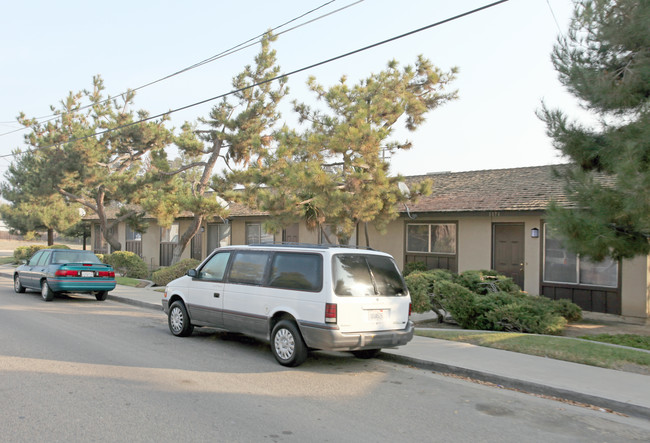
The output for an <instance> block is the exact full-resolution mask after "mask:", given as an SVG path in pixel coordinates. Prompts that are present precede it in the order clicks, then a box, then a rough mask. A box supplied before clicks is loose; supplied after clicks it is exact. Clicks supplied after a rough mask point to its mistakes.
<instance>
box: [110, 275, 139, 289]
mask: <svg viewBox="0 0 650 443" xmlns="http://www.w3.org/2000/svg"><path fill="white" fill-rule="evenodd" d="M115 281H116V282H117V284H118V285H124V286H131V287H134V288H137V287H138V286H139V285H140V284H141V283H142V282H141V281H140V280H136V279H135V278H129V277H115Z"/></svg>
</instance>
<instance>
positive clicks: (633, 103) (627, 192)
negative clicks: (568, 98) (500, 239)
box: [540, 0, 650, 260]
mask: <svg viewBox="0 0 650 443" xmlns="http://www.w3.org/2000/svg"><path fill="white" fill-rule="evenodd" d="M552 61H553V64H554V66H555V69H556V70H557V71H558V73H559V78H560V81H561V82H562V84H564V85H565V86H566V87H567V89H568V90H569V91H570V92H571V93H572V94H574V95H575V96H576V97H577V98H578V99H580V101H581V104H582V106H583V107H584V108H585V109H587V110H588V111H590V112H591V113H592V114H593V115H594V116H596V117H597V120H598V123H597V124H595V125H592V126H587V125H584V124H580V123H577V122H574V121H570V120H569V118H568V117H567V116H566V115H565V114H564V113H563V112H562V111H559V110H550V109H548V108H546V107H545V106H544V107H543V109H542V110H541V111H540V117H541V118H542V119H543V120H544V121H545V122H546V124H547V132H548V134H549V136H551V137H552V138H553V140H554V145H555V147H556V148H557V149H559V150H560V152H561V153H562V154H563V155H565V156H566V157H567V158H568V159H569V160H570V162H571V165H572V167H570V168H567V169H562V170H558V174H559V175H560V176H562V177H563V178H564V179H565V180H566V190H567V194H568V197H569V201H570V204H569V206H570V207H560V205H558V204H553V205H552V206H551V207H550V210H549V214H550V216H549V222H550V223H551V225H552V226H554V227H555V229H556V230H557V231H558V233H559V234H560V235H561V236H562V237H563V238H564V239H565V243H566V245H567V246H568V247H569V248H570V249H572V250H574V251H576V252H579V253H582V254H584V255H587V256H590V257H591V258H593V259H595V260H601V259H603V258H604V257H607V256H611V257H613V258H622V257H632V256H635V255H639V254H648V253H649V252H650V244H649V243H648V238H649V237H650V1H647V0H641V1H639V0H617V1H614V0H585V1H579V2H577V3H576V5H575V11H574V15H573V18H572V21H571V24H570V27H569V30H568V33H567V34H566V36H561V37H559V39H558V42H557V44H556V45H555V47H554V51H553V54H552Z"/></svg>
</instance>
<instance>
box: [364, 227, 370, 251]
mask: <svg viewBox="0 0 650 443" xmlns="http://www.w3.org/2000/svg"><path fill="white" fill-rule="evenodd" d="M363 230H364V232H365V234H366V247H367V248H369V247H370V236H369V235H368V222H364V223H363Z"/></svg>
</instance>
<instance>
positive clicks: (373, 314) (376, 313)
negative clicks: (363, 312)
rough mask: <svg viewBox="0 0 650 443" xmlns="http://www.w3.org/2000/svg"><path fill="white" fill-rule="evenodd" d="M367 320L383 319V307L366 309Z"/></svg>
mask: <svg viewBox="0 0 650 443" xmlns="http://www.w3.org/2000/svg"><path fill="white" fill-rule="evenodd" d="M368 320H369V321H383V320H384V310H383V309H371V310H369V311H368Z"/></svg>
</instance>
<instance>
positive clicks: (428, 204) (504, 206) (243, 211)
mask: <svg viewBox="0 0 650 443" xmlns="http://www.w3.org/2000/svg"><path fill="white" fill-rule="evenodd" d="M566 167H567V165H547V166H530V167H524V168H510V169H489V170H482V171H467V172H444V173H437V174H428V175H418V176H408V177H405V178H404V179H405V181H406V183H407V184H412V183H415V182H418V181H421V180H424V179H426V178H429V179H432V180H433V189H432V193H431V195H429V196H427V197H420V198H419V199H418V200H417V203H408V208H409V211H410V212H411V213H417V212H493V211H544V210H545V209H546V207H547V206H548V204H549V203H550V202H551V201H552V200H554V201H556V202H558V203H559V204H561V205H569V202H568V200H567V197H566V192H565V190H564V182H563V180H562V179H560V178H558V177H556V176H554V174H553V171H554V169H560V170H561V169H563V168H566ZM602 180H604V181H609V180H612V179H611V178H605V177H604V176H603V177H602ZM229 209H230V214H229V217H251V216H265V215H268V213H267V212H264V211H260V210H256V209H251V208H249V207H247V206H245V205H243V204H239V203H234V202H229ZM401 210H402V212H405V209H403V208H402V209H401ZM106 212H107V214H109V218H115V214H116V213H117V209H116V208H114V207H113V208H107V211H106ZM189 217H192V214H190V213H189V212H187V213H183V214H181V215H179V218H189ZM84 219H86V220H93V219H94V220H96V219H97V215H96V214H94V213H91V214H88V215H86V216H85V217H84Z"/></svg>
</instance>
